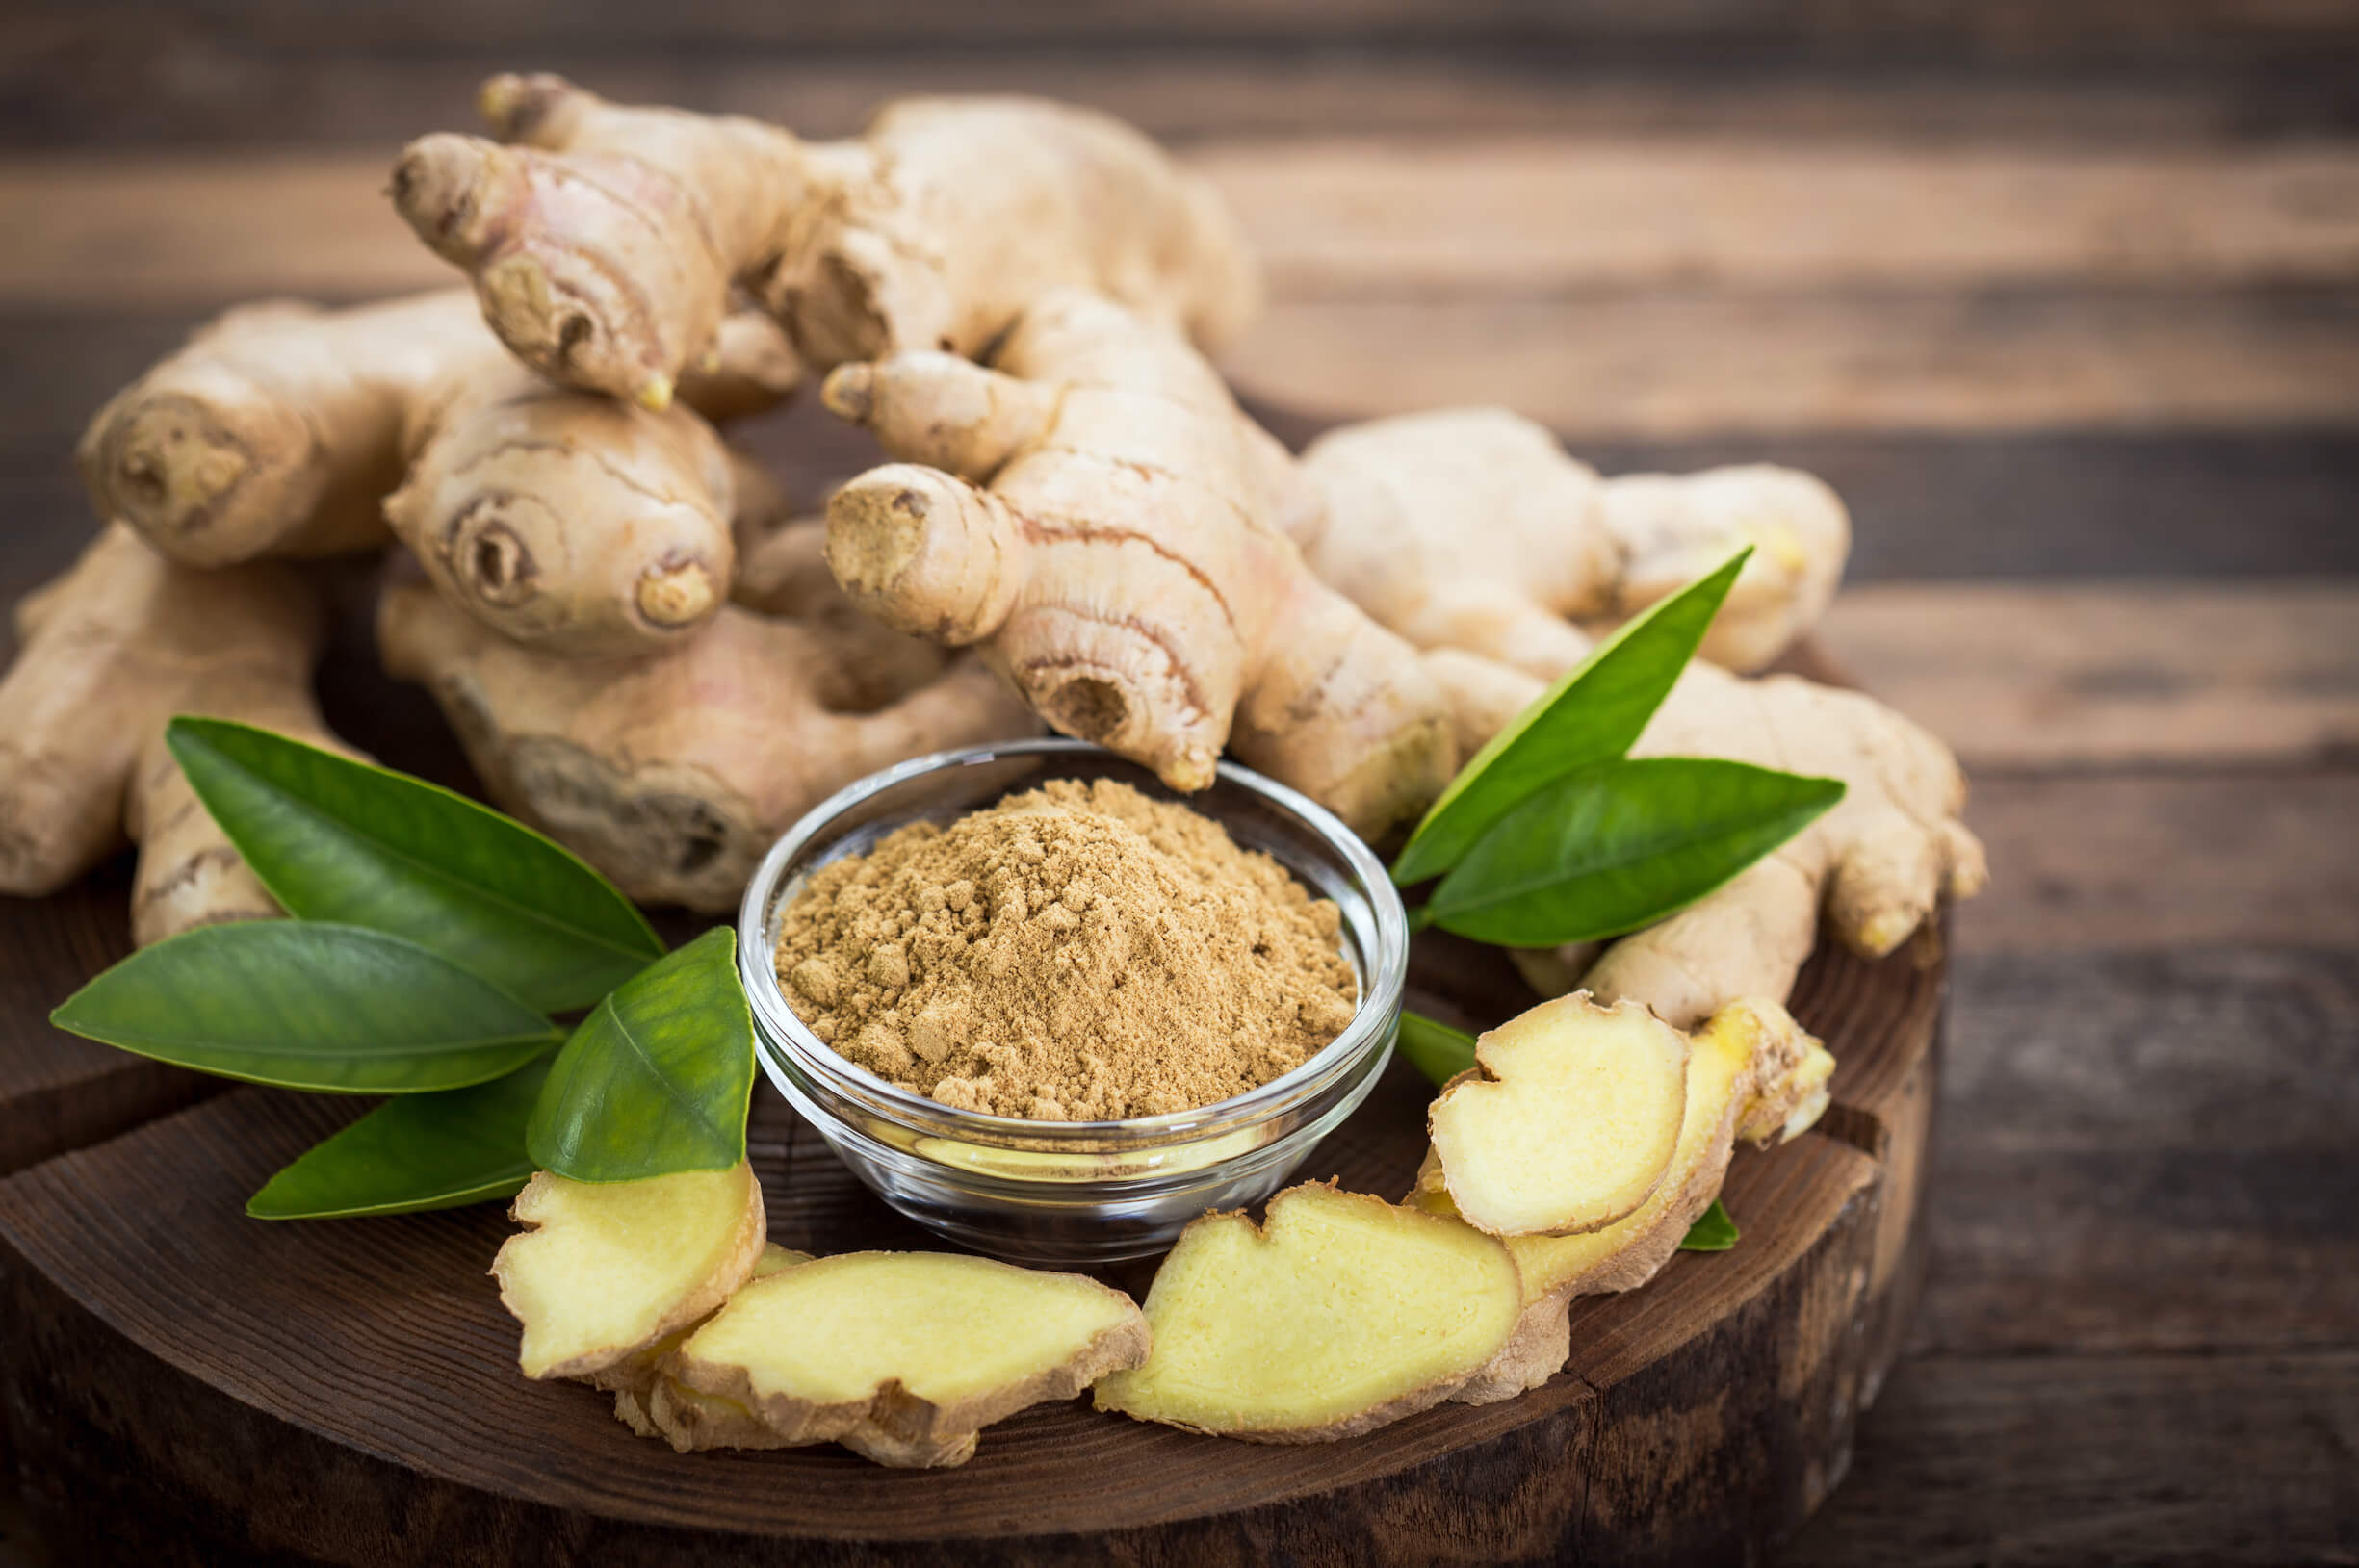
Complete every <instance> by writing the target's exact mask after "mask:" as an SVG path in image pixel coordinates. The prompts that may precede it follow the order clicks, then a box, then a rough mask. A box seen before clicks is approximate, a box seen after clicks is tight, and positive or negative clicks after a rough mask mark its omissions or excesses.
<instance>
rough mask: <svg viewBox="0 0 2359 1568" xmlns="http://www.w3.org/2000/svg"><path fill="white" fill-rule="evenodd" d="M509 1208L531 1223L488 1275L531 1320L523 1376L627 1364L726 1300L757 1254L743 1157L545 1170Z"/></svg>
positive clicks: (523, 1319)
mask: <svg viewBox="0 0 2359 1568" xmlns="http://www.w3.org/2000/svg"><path fill="white" fill-rule="evenodd" d="M509 1214H510V1216H511V1217H512V1218H513V1219H515V1220H516V1221H517V1222H518V1223H520V1224H524V1225H527V1226H530V1227H531V1228H530V1229H528V1230H527V1231H525V1232H524V1234H522V1235H518V1236H511V1237H509V1238H508V1239H507V1241H506V1244H505V1245H503V1246H502V1247H501V1248H500V1255H499V1256H498V1257H497V1258H495V1259H493V1260H492V1266H491V1272H492V1275H493V1277H494V1278H496V1279H498V1280H499V1281H500V1301H501V1304H502V1305H504V1306H506V1308H507V1309H508V1311H509V1312H511V1313H513V1314H515V1316H516V1319H517V1321H518V1322H519V1323H521V1324H524V1343H523V1347H522V1349H521V1350H520V1351H519V1353H518V1356H517V1361H518V1363H519V1365H521V1366H522V1368H523V1369H524V1375H526V1376H527V1377H585V1378H593V1379H594V1378H595V1377H596V1376H597V1375H599V1374H601V1373H606V1372H609V1371H610V1370H612V1369H614V1368H617V1367H619V1366H621V1365H622V1364H624V1363H625V1362H627V1361H628V1360H629V1359H630V1358H631V1357H632V1356H633V1355H634V1354H635V1353H636V1352H638V1351H640V1350H645V1349H646V1348H647V1347H649V1346H651V1345H654V1344H656V1343H657V1342H659V1341H661V1339H663V1338H664V1337H665V1336H666V1335H669V1334H672V1333H676V1332H678V1331H679V1330H680V1329H682V1328H685V1327H687V1325H688V1324H693V1323H695V1322H696V1321H697V1320H698V1319H700V1318H703V1317H704V1316H705V1315H706V1314H708V1313H710V1312H712V1311H713V1308H715V1307H717V1306H718V1305H720V1304H721V1302H722V1301H724V1300H726V1299H727V1298H729V1294H730V1293H731V1292H732V1291H734V1290H736V1289H737V1288H738V1287H739V1285H741V1284H743V1283H744V1282H745V1280H746V1278H747V1276H748V1275H749V1274H751V1273H752V1272H753V1268H754V1264H755V1261H756V1259H757V1258H759V1257H760V1255H761V1253H762V1247H763V1229H764V1221H763V1213H762V1188H761V1184H760V1183H758V1182H756V1181H755V1180H754V1173H753V1168H752V1167H750V1166H748V1165H745V1164H742V1163H740V1164H739V1165H736V1166H733V1167H731V1168H730V1169H729V1170H687V1171H682V1172H681V1173H679V1174H678V1175H671V1176H656V1177H652V1178H650V1179H649V1180H646V1181H621V1182H602V1183H591V1182H578V1181H568V1180H566V1179H565V1178H564V1177H562V1176H557V1175H553V1174H551V1173H550V1172H548V1171H546V1170H543V1171H540V1172H539V1173H537V1174H535V1175H534V1176H533V1178H532V1179H531V1181H530V1182H528V1183H526V1185H525V1189H524V1191H523V1192H521V1193H519V1194H518V1195H516V1202H515V1206H514V1207H513V1208H512V1209H511V1210H509Z"/></svg>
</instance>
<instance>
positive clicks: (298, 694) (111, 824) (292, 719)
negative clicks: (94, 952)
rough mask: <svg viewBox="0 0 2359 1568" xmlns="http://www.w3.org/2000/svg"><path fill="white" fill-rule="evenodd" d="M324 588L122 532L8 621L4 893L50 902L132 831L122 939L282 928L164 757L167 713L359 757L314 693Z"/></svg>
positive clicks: (105, 535) (2, 763)
mask: <svg viewBox="0 0 2359 1568" xmlns="http://www.w3.org/2000/svg"><path fill="white" fill-rule="evenodd" d="M325 632H326V611H325V605H324V603H323V596H322V594H321V593H320V591H319V590H318V588H317V587H316V586H315V585H314V584H313V583H312V582H311V581H310V580H309V579H308V578H305V577H304V576H302V575H301V574H300V573H298V571H297V570H296V569H294V568H292V567H288V566H283V565H276V564H268V563H260V562H257V563H254V564H252V565H247V566H239V567H231V568H227V569H225V570H222V571H219V572H199V571H194V570H192V569H190V568H188V567H185V566H178V565H175V564H173V563H172V562H170V561H168V560H166V559H165V558H164V557H162V556H161V555H158V554H157V553H155V552H154V551H152V550H150V549H148V547H147V546H146V545H145V544H143V543H142V542H141V540H140V538H139V536H138V535H137V534H135V533H133V532H132V531H131V530H130V529H129V528H127V527H124V526H123V525H121V524H119V523H118V524H116V525H115V526H114V527H109V528H107V529H105V530H104V531H103V532H101V533H100V534H99V535H98V537H97V538H96V539H95V540H93V541H92V542H91V545H90V547H89V548H88V549H87V550H85V551H84V552H83V553H82V558H81V559H80V560H79V561H77V562H76V563H75V564H74V566H73V568H72V570H70V571H68V572H67V573H66V574H65V576H64V577H61V578H57V579H56V580H55V581H53V582H51V583H49V584H48V585H47V586H45V587H42V588H40V589H38V590H36V591H35V592H34V593H32V594H30V595H28V596H27V597H26V598H25V600H24V602H23V603H22V604H19V605H18V606H17V609H16V634H17V638H18V652H17V655H16V660H15V663H14V664H13V666H12V667H11V668H10V670H9V672H8V676H7V679H6V680H5V681H0V891H6V892H9V893H13V894H16V895H18V896H23V897H32V896H39V895H40V894H44V893H50V892H55V891H56V890H57V889H58V888H60V887H64V886H65V884H66V883H68V882H70V881H72V880H73V879H74V878H76V877H78V876H80V875H81V874H82V873H83V872H85V871H87V870H89V869H90V868H91V866H92V865H94V864H96V863H97V862H98V861H100V860H101V859H103V858H104V857H105V856H106V855H107V854H108V853H109V852H111V851H112V850H113V849H114V848H115V847H116V846H117V844H119V843H120V842H122V840H123V838H124V836H125V835H126V834H127V835H129V836H130V837H131V838H132V839H134V840H136V841H137V842H138V843H139V845H140V863H139V872H138V875H137V878H136V880H135V881H134V882H133V884H132V892H131V935H132V939H133V940H135V941H137V942H139V943H140V944H141V945H143V946H144V945H145V944H147V943H149V942H155V941H161V940H163V939H164V938H167V937H171V936H176V935H178V934H179V933H181V932H183V931H189V930H192V929H194V928H195V927H197V926H204V925H214V924H218V923H220V922H222V921H228V920H254V919H265V918H269V917H271V916H274V915H277V914H279V913H282V912H281V911H280V910H279V907H278V905H277V903H276V902H275V901H274V900H272V897H271V895H270V894H269V893H268V892H267V891H265V890H264V888H263V886H262V883H261V881H260V879H258V878H257V877H256V876H255V875H254V874H253V872H252V871H251V870H249V869H248V868H247V867H246V862H245V861H242V860H240V859H239V858H238V852H237V851H236V849H234V848H233V847H231V845H230V842H229V840H228V838H227V837H226V836H225V835H223V834H222V833H221V831H220V828H218V827H217V826H215V825H214V821H213V818H212V816H211V815H210V814H209V813H208V812H207V811H206V810H205V808H204V804H203V802H201V801H199V800H198V799H197V798H196V791H195V790H194V789H193V788H191V787H190V785H189V782H188V780H187V779H186V778H184V777H183V776H182V774H181V772H180V765H179V763H178V762H176V761H174V760H173V758H172V755H171V752H170V751H169V749H168V748H167V747H166V745H165V743H164V729H165V726H166V724H167V723H169V721H170V720H171V718H172V717H173V715H175V714H179V713H199V714H204V715H206V716H208V717H213V718H224V719H236V720H239V721H240V722H242V723H246V724H253V725H259V726H261V727H263V728H265V729H269V730H275V731H277V732H278V733H281V734H287V735H292V736H294V737H295V738H296V739H298V740H303V741H308V742H309V743H311V744H312V745H315V746H324V747H326V748H327V749H328V750H330V751H336V752H342V753H344V754H345V755H346V756H352V755H354V754H353V753H352V752H351V751H350V749H349V748H347V747H346V746H345V745H344V744H343V743H342V742H341V741H339V740H338V739H337V738H336V737H335V736H334V735H332V734H329V733H327V728H326V726H325V724H324V722H323V721H322V720H321V717H320V710H319V708H318V707H317V706H316V705H315V704H314V702H313V700H312V695H311V675H312V668H313V665H314V664H315V663H316V662H317V661H318V658H319V655H320V650H321V646H322V643H323V641H324V637H325Z"/></svg>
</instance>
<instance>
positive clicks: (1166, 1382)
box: [1097, 1183, 1523, 1443]
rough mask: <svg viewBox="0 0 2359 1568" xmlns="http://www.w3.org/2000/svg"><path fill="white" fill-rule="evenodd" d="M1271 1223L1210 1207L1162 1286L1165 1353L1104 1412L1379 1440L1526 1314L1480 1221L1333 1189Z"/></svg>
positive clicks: (1252, 1431)
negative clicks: (1374, 1434)
mask: <svg viewBox="0 0 2359 1568" xmlns="http://www.w3.org/2000/svg"><path fill="white" fill-rule="evenodd" d="M1268 1216H1269V1217H1268V1219H1267V1220H1266V1221H1264V1222H1263V1223H1262V1224H1260V1225H1256V1224H1255V1223H1254V1222H1253V1221H1251V1220H1250V1219H1248V1218H1246V1217H1245V1216H1244V1215H1241V1214H1210V1215H1206V1216H1205V1217H1204V1218H1203V1219H1201V1220H1198V1221H1195V1222H1194V1223H1193V1224H1191V1225H1189V1226H1188V1228H1187V1229H1186V1230H1185V1231H1183V1232H1181V1234H1180V1241H1179V1244H1178V1245H1177V1246H1175V1247H1173V1248H1172V1250H1171V1254H1170V1256H1168V1257H1166V1258H1165V1259H1164V1260H1163V1266H1162V1267H1161V1269H1159V1270H1158V1271H1157V1272H1156V1273H1155V1279H1154V1287H1153V1288H1152V1289H1151V1290H1150V1291H1149V1292H1148V1293H1147V1322H1148V1324H1149V1326H1151V1327H1152V1328H1153V1329H1154V1354H1153V1355H1151V1356H1150V1357H1149V1358H1148V1359H1147V1363H1146V1365H1145V1366H1143V1367H1141V1368H1139V1369H1138V1370H1137V1371H1136V1372H1129V1373H1119V1374H1117V1375H1114V1376H1112V1377H1109V1378H1107V1379H1106V1380H1105V1381H1103V1382H1102V1383H1100V1384H1099V1385H1098V1391H1097V1401H1098V1408H1100V1409H1101V1410H1119V1411H1121V1412H1123V1413H1124V1414H1126V1415H1128V1416H1133V1417H1135V1418H1137V1419H1138V1420H1141V1421H1158V1422H1162V1423H1164V1424H1165V1425H1167V1426H1173V1427H1186V1428H1188V1429H1190V1430H1193V1431H1202V1432H1215V1433H1222V1434H1226V1435H1229V1436H1232V1437H1242V1438H1247V1439H1251V1440H1254V1441H1258V1442H1269V1443H1317V1442H1325V1441H1329V1440H1331V1439H1335V1438H1342V1437H1351V1436H1355V1435H1357V1434H1359V1433H1361V1432H1364V1431H1370V1430H1373V1429H1374V1428H1376V1427H1382V1426H1384V1425H1385V1424H1386V1423H1387V1422H1391V1421H1396V1420H1398V1419H1399V1418H1401V1417H1402V1416H1406V1415H1410V1414H1413V1412H1415V1411H1418V1410H1422V1409H1424V1408H1426V1407H1427V1406H1429V1405H1433V1404H1438V1403H1439V1402H1440V1401H1442V1400H1444V1399H1447V1398H1448V1397H1449V1395H1450V1394H1451V1392H1452V1391H1453V1390H1455V1389H1456V1388H1458V1387H1459V1386H1460V1385H1461V1384H1463V1383H1464V1382H1465V1380H1466V1379H1467V1377H1469V1376H1470V1375H1473V1374H1474V1372H1475V1371H1476V1370H1477V1369H1479V1368H1480V1367H1482V1366H1483V1365H1484V1364H1485V1363H1486V1362H1488V1361H1489V1360H1490V1359H1491V1357H1492V1356H1493V1355H1494V1354H1496V1353H1497V1351H1498V1350H1499V1348H1500V1346H1501V1345H1503V1344H1504V1343H1505V1342H1506V1339H1507V1336H1508V1334H1509V1332H1510V1331H1511V1330H1512V1329H1513V1328H1514V1327H1515V1326H1516V1323H1517V1317H1518V1315H1519V1314H1520V1313H1521V1311H1522V1305H1523V1291H1522V1286H1521V1284H1520V1283H1519V1282H1518V1280H1517V1275H1516V1264H1515V1259H1514V1258H1513V1257H1511V1256H1510V1255H1509V1254H1508V1251H1507V1248H1506V1247H1504V1246H1502V1245H1501V1244H1500V1243H1499V1242H1497V1241H1495V1240H1493V1239H1492V1238H1491V1237H1489V1236H1485V1235H1483V1234H1481V1233H1480V1232H1478V1231H1475V1230H1472V1229H1470V1228H1468V1227H1467V1226H1465V1225H1463V1224H1459V1223H1456V1222H1454V1221H1447V1220H1441V1219H1437V1218H1435V1217H1434V1216H1431V1215H1427V1214H1421V1213H1419V1212H1417V1211H1416V1210H1413V1209H1406V1208H1398V1207H1395V1206H1394V1205H1392V1204H1389V1203H1387V1202H1385V1201H1384V1200H1383V1199H1381V1198H1375V1197H1370V1196H1368V1195H1365V1194H1361V1193H1346V1192H1339V1191H1337V1190H1336V1189H1335V1187H1334V1186H1333V1185H1330V1184H1324V1183H1321V1184H1312V1185H1308V1186H1301V1187H1291V1188H1288V1189H1287V1190H1286V1191H1284V1192H1283V1193H1281V1194H1279V1195H1277V1196H1276V1197H1274V1198H1272V1199H1271V1200H1270V1205H1269V1211H1268Z"/></svg>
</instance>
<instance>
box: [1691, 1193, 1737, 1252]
mask: <svg viewBox="0 0 2359 1568" xmlns="http://www.w3.org/2000/svg"><path fill="white" fill-rule="evenodd" d="M1737 1234H1738V1233H1737V1228H1736V1221H1734V1220H1731V1219H1730V1218H1729V1217H1728V1211H1727V1210H1726V1209H1724V1208H1722V1207H1721V1206H1720V1199H1719V1198H1714V1199H1713V1200H1712V1206H1711V1207H1710V1208H1708V1209H1706V1210H1704V1211H1703V1213H1702V1214H1700V1215H1698V1216H1697V1218H1696V1222H1695V1223H1694V1224H1692V1225H1690V1226H1688V1227H1687V1239H1686V1240H1685V1241H1683V1242H1681V1243H1680V1244H1679V1250H1680V1251H1682V1252H1725V1251H1727V1250H1728V1248H1730V1247H1734V1246H1736V1244H1737Z"/></svg>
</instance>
